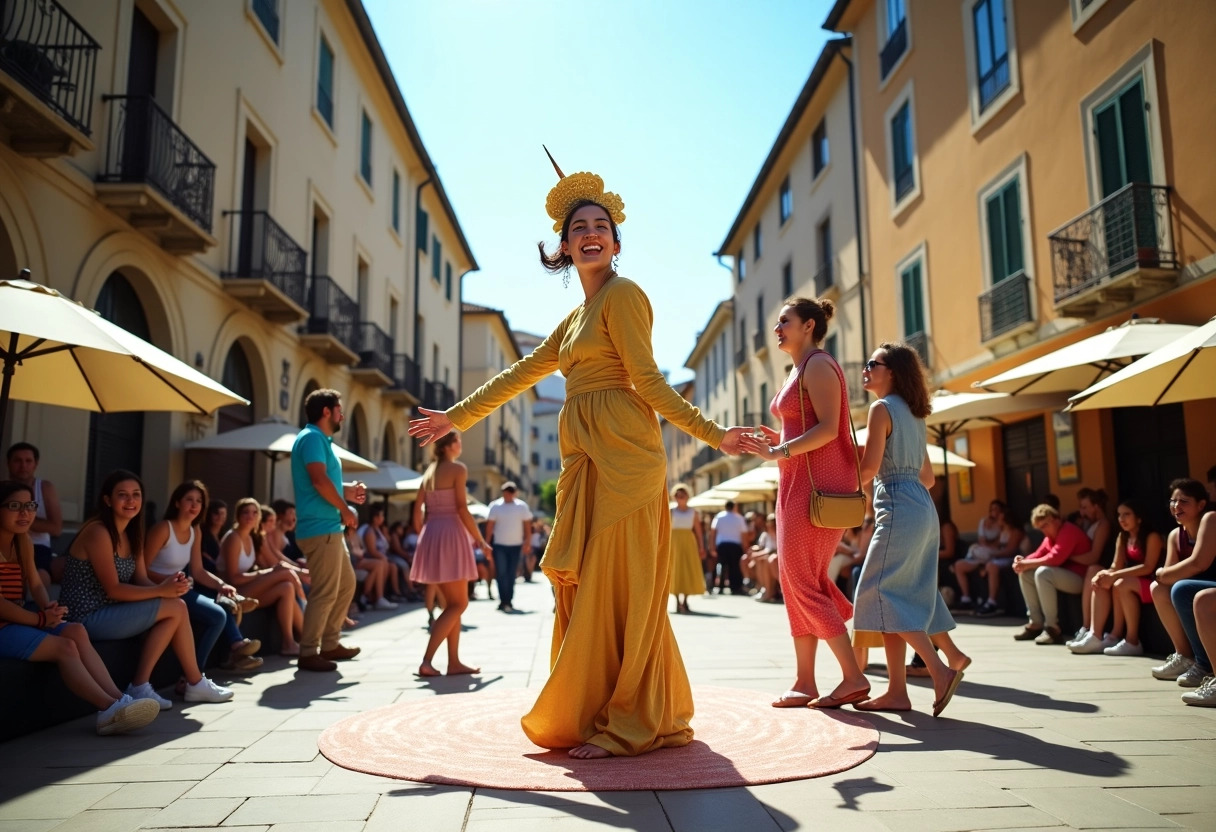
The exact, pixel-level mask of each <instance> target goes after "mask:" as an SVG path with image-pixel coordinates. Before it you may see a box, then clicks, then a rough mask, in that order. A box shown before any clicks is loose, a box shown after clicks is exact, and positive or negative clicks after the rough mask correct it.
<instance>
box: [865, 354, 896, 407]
mask: <svg viewBox="0 0 1216 832" xmlns="http://www.w3.org/2000/svg"><path fill="white" fill-rule="evenodd" d="M894 383H895V380H894V379H893V378H892V377H891V367H890V366H889V365H888V364H887V351H886V350H874V354H873V355H871V356H870V360H869V361H867V362H866V363H865V366H864V367H862V370H861V386H862V387H863V388H865V389H866V390H868V391H870V392H871V393H873V394H874V395H875V396H877V397H878V398H880V399H881V398H882V397H884V396H886V395H887V394H888V393H890V392H891V388H892V387H893V386H894Z"/></svg>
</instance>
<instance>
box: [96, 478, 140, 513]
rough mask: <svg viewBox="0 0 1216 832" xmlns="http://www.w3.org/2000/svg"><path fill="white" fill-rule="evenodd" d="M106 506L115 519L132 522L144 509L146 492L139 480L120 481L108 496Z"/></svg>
mask: <svg viewBox="0 0 1216 832" xmlns="http://www.w3.org/2000/svg"><path fill="white" fill-rule="evenodd" d="M105 499H106V505H108V506H109V507H110V510H111V511H113V512H114V517H115V519H122V520H126V521H128V522H130V521H131V520H132V519H133V518H134V517H135V516H136V515H138V514H139V511H140V509H142V508H143V507H144V492H143V489H142V488H140V487H139V481H138V480H120V481H119V482H117V483H115V484H114V490H112V491H111V492H110V493H109V494H107V495H106V498H105Z"/></svg>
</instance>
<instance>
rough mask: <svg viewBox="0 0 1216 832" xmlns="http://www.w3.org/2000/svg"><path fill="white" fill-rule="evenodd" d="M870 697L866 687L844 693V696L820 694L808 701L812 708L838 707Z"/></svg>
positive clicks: (853, 703)
mask: <svg viewBox="0 0 1216 832" xmlns="http://www.w3.org/2000/svg"><path fill="white" fill-rule="evenodd" d="M869 698H870V689H869V688H868V687H866V688H862V689H861V690H855V691H853V692H852V693H846V694H845V695H844V696H840V697H836V696H832V695H830V694H829V695H828V696H820V697H819V698H818V699H813V700H811V701H810V702H809V703H807V704H808V705H809V707H812V708H820V709H823V708H839V707H842V706H844V705H855V704H857V703H858V702H864V701H866V700H867V699H869Z"/></svg>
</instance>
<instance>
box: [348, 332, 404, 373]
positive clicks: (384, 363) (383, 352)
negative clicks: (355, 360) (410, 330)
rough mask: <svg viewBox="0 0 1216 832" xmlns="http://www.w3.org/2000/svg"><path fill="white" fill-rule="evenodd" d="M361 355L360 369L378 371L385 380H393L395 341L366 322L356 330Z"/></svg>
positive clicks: (358, 350)
mask: <svg viewBox="0 0 1216 832" xmlns="http://www.w3.org/2000/svg"><path fill="white" fill-rule="evenodd" d="M355 333H356V340H357V342H358V349H356V350H355V352H357V353H359V368H360V369H363V370H378V371H379V372H381V373H382V374H383V375H384V377H385V378H387V379H392V378H393V364H394V360H393V359H394V358H395V356H394V355H393V339H392V338H390V337H389V335H388V333H387V332H385V331H384V330H383V329H381V328H380V327H379V326H377V325H376V324H373V323H368V322H366V321H364V322H363V323H361V324H359V325H358V327H357V328H356V330H355Z"/></svg>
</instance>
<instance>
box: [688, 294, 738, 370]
mask: <svg viewBox="0 0 1216 832" xmlns="http://www.w3.org/2000/svg"><path fill="white" fill-rule="evenodd" d="M734 308H735V299H734V298H727V299H726V300H720V301H718V305H717V306H715V307H714V311H713V312H711V313H710V314H709V320H708V321H706V322H705V327H704V329H702V330H701V331H700V332H698V333H697V340H696V343H694V344H693V345H692V352H690V353H689V354H688V358H685V359H684V368H685V369H687V370H692V371H693V374H694V378H695V374H696V372H697V368H696V367H693V366H692V360H693V359H694V358H696V357H697V356H698V355H699V354H700V353H701V352H702V350H703V345H702V344H701V336H702V335H704V334H705V332H706V330H708V329H709V328H710V327H711V326H713V323H714V320H715V319H717V318H718V316H719V315H721V314H724V313H725V312H726V311H727V310H730V311H733V310H734Z"/></svg>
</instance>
